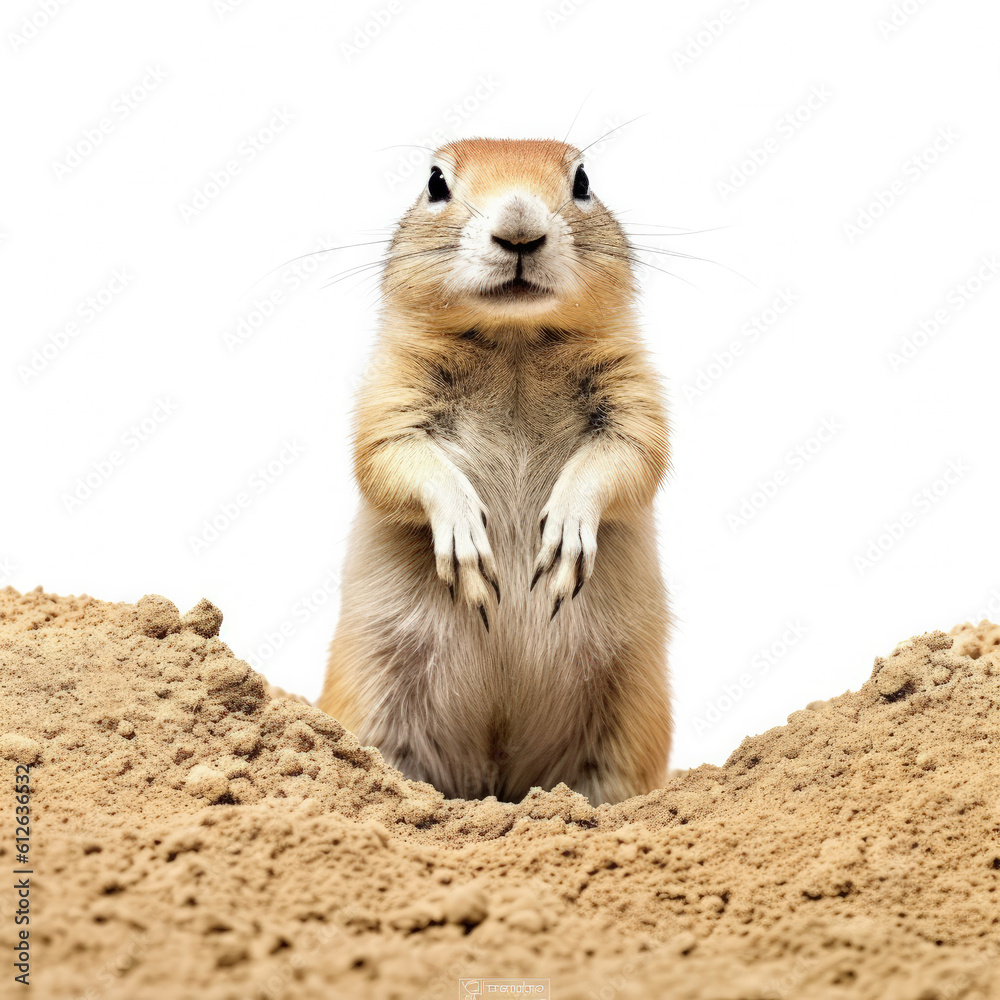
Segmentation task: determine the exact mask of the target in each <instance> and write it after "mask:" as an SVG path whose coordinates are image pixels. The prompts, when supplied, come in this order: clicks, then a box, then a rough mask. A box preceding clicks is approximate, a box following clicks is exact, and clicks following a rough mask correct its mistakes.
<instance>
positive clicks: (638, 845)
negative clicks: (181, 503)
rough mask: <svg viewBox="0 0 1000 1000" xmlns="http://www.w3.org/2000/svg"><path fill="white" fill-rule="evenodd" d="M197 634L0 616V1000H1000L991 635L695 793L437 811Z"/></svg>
mask: <svg viewBox="0 0 1000 1000" xmlns="http://www.w3.org/2000/svg"><path fill="white" fill-rule="evenodd" d="M220 622H221V615H220V613H219V612H218V611H217V610H216V609H215V608H213V607H212V606H211V605H210V604H208V603H207V602H202V603H201V604H199V605H198V606H197V607H196V608H194V609H193V610H192V611H190V612H189V613H188V614H186V615H184V616H180V615H179V614H178V612H177V609H176V608H175V607H174V605H173V604H171V603H170V602H169V601H168V600H166V599H165V598H162V597H146V598H144V599H143V600H142V601H140V602H139V603H138V604H137V605H131V604H108V603H104V602H101V601H96V600H92V599H90V598H86V597H78V598H73V597H69V598H60V597H56V596H53V595H49V594H45V593H43V592H42V591H41V590H40V589H39V590H36V591H33V592H31V593H28V594H25V595H23V596H22V595H20V594H18V593H17V592H15V591H13V590H11V589H9V588H8V589H7V590H5V591H0V686H2V706H3V707H2V716H0V767H2V768H3V770H4V775H5V777H4V788H5V794H4V799H3V806H2V808H3V810H4V812H3V815H4V817H5V818H6V824H7V825H6V828H5V829H6V830H8V831H11V830H12V829H13V799H14V794H13V787H12V784H11V781H12V777H13V774H14V769H15V763H16V762H20V763H23V764H33V765H34V767H33V768H32V772H31V778H30V782H31V787H32V791H33V794H32V798H31V809H32V812H33V822H32V833H31V846H30V852H31V855H30V856H31V862H32V865H31V867H32V869H33V871H34V874H33V875H32V876H31V893H32V894H31V924H30V928H31V939H30V952H31V956H32V958H31V983H32V986H31V987H30V991H29V990H24V989H23V987H21V986H19V985H18V984H16V983H12V976H13V972H12V969H11V963H10V961H9V957H10V956H11V954H12V949H13V946H14V939H15V933H16V931H15V925H14V922H13V919H12V912H13V909H14V907H15V905H16V902H15V896H14V894H13V892H12V891H11V890H10V889H7V890H3V891H2V895H0V908H2V911H3V912H2V916H3V920H2V924H0V928H2V929H0V945H2V947H3V950H4V954H5V955H7V956H8V960H6V961H5V962H4V969H5V971H4V973H3V976H4V979H3V986H2V992H0V995H2V996H7V995H10V996H16V995H24V996H28V995H35V996H39V997H45V998H49V997H52V998H55V997H60V998H87V1000H99V998H126V997H127V998H130V1000H145V998H155V1000H164V998H169V1000H174V998H184V997H199V998H203V1000H221V998H233V1000H236V998H241V1000H242V998H253V1000H256V998H279V997H294V998H297V1000H307V998H316V1000H320V998H322V1000H331V998H337V997H345V998H351V1000H354V998H368V997H372V998H388V997H397V998H400V1000H403V998H405V1000H417V998H432V997H442V998H444V997H447V998H452V997H455V996H458V995H459V992H458V978H459V977H460V976H462V977H473V976H505V977H544V978H550V979H551V984H552V992H551V996H552V997H554V998H556V1000H573V998H588V1000H589V998H593V997H596V998H600V1000H618V998H633V1000H639V998H643V1000H647V998H658V997H667V996H669V997H671V998H685V997H691V998H695V997H698V998H702V997H711V998H719V1000H726V998H734V1000H736V998H755V997H756V998H781V997H789V998H797V1000H798V998H812V997H823V998H827V997H852V998H854V997H871V998H880V1000H882V998H912V1000H933V998H941V1000H958V998H961V997H970V998H971V997H975V998H978V997H987V996H995V995H1000V891H998V887H1000V836H998V833H1000V753H998V739H1000V627H997V626H994V625H990V624H988V623H985V622H984V623H982V624H981V625H980V626H978V627H973V626H971V625H965V626H960V627H958V628H956V629H954V630H953V632H952V635H951V636H948V635H945V634H944V633H941V632H932V633H929V634H928V635H924V636H921V637H919V638H916V639H913V640H911V641H910V642H908V643H905V644H903V645H901V646H900V647H898V648H897V649H896V650H895V651H894V652H893V653H892V654H891V655H889V656H887V657H885V658H879V659H877V660H876V661H875V669H874V672H873V674H872V677H871V680H869V681H868V682H867V683H866V684H865V685H864V686H863V687H862V688H861V690H860V691H857V692H854V693H848V694H844V695H841V696H839V697H836V698H832V699H831V700H830V701H826V702H820V703H813V704H811V705H809V706H808V707H807V708H806V709H804V710H802V711H799V712H796V713H794V714H793V715H792V716H791V717H790V718H789V722H788V725H786V726H782V727H780V728H777V729H773V730H771V731H770V732H767V733H765V734H763V735H762V736H756V737H751V738H748V739H746V740H744V742H743V744H742V745H741V746H740V747H739V748H738V749H737V750H736V752H735V753H734V754H733V755H732V757H731V758H730V759H729V761H728V762H727V763H726V765H725V766H724V767H713V766H708V765H706V766H703V767H700V768H698V769H696V770H693V771H688V772H685V773H681V774H678V775H676V776H675V777H674V778H673V779H672V780H671V781H670V782H669V783H668V785H667V787H665V788H664V789H662V790H660V791H657V792H655V793H653V794H652V795H649V796H646V797H643V798H638V799H633V800H631V801H630V802H627V803H624V804H622V805H619V806H613V807H608V806H602V807H601V808H599V809H593V808H591V807H590V805H589V804H588V803H587V802H586V800H584V799H582V798H581V797H579V796H577V795H575V794H573V793H571V792H569V791H568V790H566V789H564V788H560V789H557V790H556V791H554V792H550V793H544V794H541V793H539V794H534V795H532V796H529V797H528V798H527V799H526V800H525V801H524V802H522V803H520V804H518V805H515V806H511V805H505V804H498V803H496V802H494V801H489V800H487V801H485V802H461V801H445V800H443V799H442V797H441V796H440V795H439V794H438V793H437V792H435V791H434V790H433V789H432V788H430V787H429V786H428V785H423V784H418V783H413V782H408V781H406V780H404V779H402V778H401V777H400V776H399V774H398V773H396V772H394V771H391V770H389V769H388V768H386V766H385V765H384V764H383V762H382V760H381V758H380V756H379V755H378V753H376V752H374V751H372V750H369V749H365V748H362V747H360V746H359V745H358V743H357V740H355V739H354V737H353V736H351V735H350V734H349V733H347V732H345V731H344V730H343V729H342V728H341V727H340V726H339V725H338V723H337V722H336V721H334V720H333V719H331V718H329V717H328V716H325V715H323V714H322V713H321V712H319V711H317V710H316V709H314V708H311V707H310V706H308V705H306V704H303V703H302V702H300V701H296V700H294V699H291V698H284V697H272V696H271V695H270V694H269V693H268V690H267V687H266V685H265V683H264V681H263V679H262V678H261V677H260V676H259V675H258V674H255V673H254V672H253V671H252V670H251V669H250V668H249V667H248V666H247V665H246V664H245V663H244V662H242V661H241V660H239V659H237V658H235V657H234V656H233V655H232V653H231V652H230V650H229V649H228V647H227V646H226V645H225V644H224V643H222V642H221V641H220V640H219V639H218V637H217V632H218V629H219V624H220ZM2 758H6V759H2ZM0 865H2V866H3V868H4V869H5V870H8V871H9V870H12V869H13V868H16V867H18V865H17V864H16V863H15V856H14V845H13V841H12V839H11V837H10V836H4V837H3V838H0ZM11 879H12V877H11ZM4 881H5V882H7V877H5V879H4ZM15 991H16V992H15Z"/></svg>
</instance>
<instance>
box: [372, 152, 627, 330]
mask: <svg viewBox="0 0 1000 1000" xmlns="http://www.w3.org/2000/svg"><path fill="white" fill-rule="evenodd" d="M629 258H630V251H629V246H628V241H627V240H626V237H625V234H624V233H623V232H622V229H621V227H620V226H619V224H618V222H617V221H616V220H615V219H614V217H613V216H612V215H611V214H610V212H609V211H608V210H607V209H606V208H605V207H604V205H603V204H602V203H601V202H600V200H599V199H598V198H597V196H596V195H595V194H594V192H593V191H592V190H591V188H590V178H589V177H588V175H587V171H586V169H585V167H584V164H583V159H582V156H581V153H580V151H579V150H578V149H576V148H575V147H573V146H569V145H567V144H566V143H562V142H556V141H554V140H547V139H519V140H513V139H463V140H460V141H458V142H451V143H448V144H447V145H445V146H442V147H441V148H440V149H438V150H436V151H435V153H434V155H433V157H432V159H431V163H430V168H429V176H428V178H427V181H426V183H425V185H424V188H423V190H422V192H421V193H420V196H419V197H418V198H417V201H416V202H415V204H414V205H413V206H412V207H411V208H410V209H409V211H408V212H407V213H406V215H405V216H404V217H403V219H402V221H401V222H400V224H399V228H398V229H397V231H396V234H395V236H394V238H393V240H392V243H391V245H390V248H389V261H388V264H387V267H386V272H385V278H384V281H383V292H384V295H385V298H386V301H387V303H389V304H390V306H394V307H396V308H397V309H400V310H402V311H404V312H409V313H411V314H430V315H432V316H433V317H434V322H435V324H437V325H441V326H443V327H445V328H448V329H455V330H458V329H466V328H470V327H477V328H486V329H490V328H493V329H496V328H503V327H509V328H514V329H524V328H543V327H550V326H555V327H562V326H566V327H569V326H574V325H578V324H580V323H581V322H585V321H586V320H588V319H589V321H590V322H591V323H593V321H594V319H595V318H596V317H597V316H603V318H604V319H605V320H606V321H613V318H614V316H615V315H616V314H617V313H618V312H619V311H620V310H622V309H629V308H630V305H631V301H632V297H633V293H634V285H633V278H632V271H631V267H630V264H629Z"/></svg>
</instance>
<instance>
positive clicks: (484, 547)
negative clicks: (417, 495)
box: [421, 472, 500, 632]
mask: <svg viewBox="0 0 1000 1000" xmlns="http://www.w3.org/2000/svg"><path fill="white" fill-rule="evenodd" d="M421 500H422V502H423V506H424V510H425V511H426V512H427V517H428V519H429V521H430V525H431V534H432V536H433V540H434V556H435V560H436V563H437V574H438V576H439V577H440V578H441V579H442V580H443V581H444V582H445V583H446V584H447V585H448V589H449V590H450V592H451V596H452V600H454V599H455V597H456V595H457V596H458V597H459V598H460V599H461V600H462V601H464V602H465V603H466V604H469V605H472V606H474V607H475V608H477V609H478V611H479V614H480V616H481V617H482V619H483V624H484V625H485V626H486V631H487V632H488V631H489V629H490V620H489V616H488V615H487V613H486V605H487V603H488V601H489V599H490V598H489V593H490V588H491V587H492V589H493V592H494V593H495V594H496V599H497V604H499V603H500V583H499V581H498V579H497V576H498V574H497V564H496V559H495V558H494V556H493V550H492V548H490V542H489V538H488V537H487V535H486V524H487V518H488V514H487V511H486V508H485V507H484V506H483V503H482V501H481V500H480V499H479V496H478V495H477V493H476V490H475V487H474V486H473V485H472V483H470V482H469V480H468V478H467V477H466V476H464V475H462V474H461V473H459V472H456V473H455V475H454V478H451V479H447V480H443V481H440V482H428V483H426V484H425V485H424V487H423V489H422V491H421Z"/></svg>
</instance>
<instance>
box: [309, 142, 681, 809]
mask: <svg viewBox="0 0 1000 1000" xmlns="http://www.w3.org/2000/svg"><path fill="white" fill-rule="evenodd" d="M579 157H580V153H579V151H577V150H575V149H574V148H572V147H570V146H567V145H565V144H563V143H559V142H553V141H541V140H519V141H515V140H487V139H472V140H464V141H461V142H455V143H451V144H449V145H448V146H445V147H443V148H442V149H441V150H439V151H438V152H437V154H436V160H437V162H438V163H440V164H442V165H443V167H444V169H446V170H447V171H448V173H449V175H450V177H451V181H450V186H451V190H452V197H451V200H450V201H448V202H447V203H446V204H444V205H443V206H437V210H436V211H430V208H433V207H435V206H429V203H428V200H427V195H426V193H424V194H422V195H421V197H420V198H419V199H418V200H417V202H416V203H415V204H414V205H413V207H412V208H411V209H410V210H409V212H408V213H407V214H406V215H405V216H404V218H403V220H402V222H401V223H400V226H399V228H398V230H397V233H396V235H395V237H394V238H393V241H392V244H391V247H390V250H389V257H388V262H387V266H386V270H385V274H384V278H383V310H382V316H381V329H380V336H379V342H378V346H377V350H376V353H375V356H374V358H373V361H372V364H371V369H370V372H369V373H368V378H367V381H366V384H365V385H364V387H363V388H362V390H361V392H360V394H359V399H358V405H357V415H356V420H357V423H356V434H355V451H354V461H355V474H356V477H357V481H358V485H359V487H360V489H361V493H362V504H361V509H360V511H359V513H358V515H357V520H356V522H355V524H354V528H353V532H352V536H351V540H350V546H349V552H348V556H347V561H346V566H345V570H344V574H343V596H342V603H341V612H340V618H339V621H338V625H337V632H336V636H335V638H334V641H333V644H332V648H331V654H330V662H329V667H328V671H327V677H326V684H325V687H324V690H323V694H322V696H321V698H320V701H319V705H320V707H321V708H323V709H324V710H325V711H327V712H329V713H330V714H331V715H334V716H336V717H337V718H338V719H339V720H340V721H341V722H342V723H343V724H344V725H345V726H347V727H349V728H351V729H352V730H354V731H355V732H356V733H357V734H358V736H359V737H360V738H361V740H362V741H363V742H366V743H369V744H373V745H375V746H378V747H379V748H380V749H381V750H382V752H383V754H384V756H385V757H386V759H387V760H388V761H389V762H390V763H392V764H393V765H395V766H396V767H398V768H399V769H400V770H401V771H402V772H403V773H404V774H405V775H407V776H408V777H411V778H416V779H421V780H426V781H430V782H432V783H433V784H434V785H435V786H436V787H438V788H440V789H442V790H443V791H444V792H445V793H446V794H448V795H452V796H463V797H473V796H485V795H490V794H493V795H497V796H498V797H500V798H504V799H519V798H521V797H522V796H523V795H524V794H525V793H526V792H527V791H528V790H529V789H530V788H531V787H533V786H541V787H543V788H550V787H552V786H553V785H555V784H557V783H558V782H560V781H564V782H566V783H567V784H568V785H570V786H571V787H572V788H574V789H576V790H578V791H580V792H582V793H584V794H586V795H588V796H589V797H590V798H591V800H592V801H594V802H595V803H596V802H602V801H612V802H613V801H618V800H620V799H623V798H626V797H628V796H631V795H636V794H640V793H643V792H646V791H648V790H650V789H651V788H654V787H656V786H657V785H658V784H660V783H661V782H662V780H663V777H664V773H665V768H666V761H667V754H668V750H669V745H670V735H671V722H670V707H669V696H668V689H667V680H666V662H665V648H666V641H667V632H668V612H667V606H666V594H665V590H664V587H663V584H662V580H661V575H660V569H659V563H658V559H657V552H656V533H655V525H654V521H653V513H652V504H653V498H654V495H655V493H656V491H657V489H658V487H659V485H660V483H661V482H662V479H663V476H664V474H665V471H666V468H667V462H668V450H667V429H666V422H665V416H664V412H663V406H662V403H661V395H660V388H659V384H658V380H657V378H656V376H655V374H654V372H653V371H652V369H651V366H650V364H649V362H648V360H647V358H646V355H645V353H644V351H643V349H642V347H641V344H640V342H639V339H638V336H637V332H636V317H635V313H634V307H633V302H634V282H633V277H632V272H631V268H630V261H629V257H630V253H629V250H628V244H627V240H626V238H625V236H624V234H623V233H622V231H621V229H620V227H619V225H618V223H617V222H616V221H615V220H614V218H613V217H612V216H611V214H610V213H608V212H607V210H606V209H605V208H604V207H603V205H601V203H600V202H599V201H597V199H596V197H593V198H592V199H591V201H589V202H586V203H577V201H575V200H574V199H573V198H572V195H571V192H572V182H573V164H575V163H576V162H577V161H578V159H579ZM511 192H515V194H513V195H512V194H510V193H511ZM510 198H514V201H509V199H510ZM504 199H508V201H504ZM517 199H521V200H520V201H518V200H517ZM508 202H509V203H508ZM542 204H543V205H544V209H545V211H546V212H547V213H548V215H547V216H546V215H545V213H544V212H543V213H542V214H539V212H540V209H539V205H542ZM490 206H492V207H490ZM497 206H499V207H497ZM532 213H534V214H532ZM487 217H488V218H487ZM497 219H499V220H500V221H499V222H497V221H496V220H497ZM484 220H485V221H484ZM539 220H542V221H539ZM501 225H504V226H508V229H509V231H510V233H511V234H512V235H511V239H515V238H516V239H521V238H522V237H521V236H519V235H518V232H519V230H518V229H517V227H519V226H522V227H525V228H530V226H531V225H535V226H538V225H543V226H546V227H550V228H549V229H548V230H547V231H548V232H549V234H550V235H549V237H548V239H549V243H550V248H549V249H548V250H546V252H549V253H550V255H551V257H550V258H545V259H546V260H548V261H549V263H548V264H546V265H544V266H548V267H549V268H550V271H551V273H552V274H555V275H557V276H559V277H558V280H559V281H561V282H563V283H564V284H565V283H566V282H569V285H568V286H567V287H562V286H561V285H560V289H561V290H560V293H559V294H557V295H553V296H551V297H550V298H545V297H542V298H541V300H540V301H539V302H538V303H536V304H534V305H529V306H525V305H523V304H522V303H521V302H519V301H517V300H512V301H510V302H508V301H507V300H506V299H503V300H501V301H493V300H491V301H490V302H488V303H487V302H484V301H483V298H482V295H481V294H480V292H479V290H478V289H479V284H483V283H485V282H487V280H488V278H482V279H481V280H480V277H479V276H478V275H479V272H478V271H476V270H475V268H477V267H479V266H480V265H479V264H478V258H479V257H480V256H482V257H483V258H484V259H486V258H489V261H491V263H488V264H484V265H482V266H483V267H484V268H487V271H488V269H489V268H493V267H496V268H501V269H502V268H504V267H506V266H507V264H506V263H505V261H506V259H507V258H506V257H503V256H502V255H503V253H504V251H501V250H495V248H493V247H492V244H491V243H490V238H489V235H488V233H489V232H490V231H491V230H490V227H491V226H501ZM477 226H480V227H484V226H485V227H486V228H485V229H483V233H484V234H486V235H483V236H482V237H481V238H482V240H483V241H484V242H483V243H482V247H481V248H480V245H479V244H476V243H475V242H474V241H473V240H472V238H471V237H470V236H469V233H470V232H472V231H474V230H476V227H477ZM511 227H513V228H511ZM476 231H478V230H476ZM493 231H495V230H493ZM507 231H508V230H504V232H507ZM542 231H546V230H544V229H543V230H542ZM522 235H523V234H522ZM527 235H528V236H530V235H532V234H531V233H528V234H527ZM524 238H526V237H524ZM463 241H464V242H463ZM559 241H562V242H561V243H560V242H559ZM467 245H468V246H471V247H472V249H471V250H469V249H468V246H467ZM516 245H517V246H520V245H521V244H520V243H517V244H516ZM460 247H464V249H460ZM560 248H561V249H560ZM541 253H542V251H538V254H537V255H536V256H538V255H540V254H541ZM491 255H493V256H491ZM497 255H500V256H497ZM494 257H496V260H497V261H498V263H495V264H494V263H492V261H493V259H494ZM515 257H516V259H517V260H518V262H519V263H518V267H520V266H521V263H520V261H521V256H520V255H518V254H515ZM512 259H513V258H512ZM525 266H526V265H525ZM511 267H513V265H511ZM543 270H544V267H543V264H539V265H538V271H539V273H543ZM487 271H484V272H483V273H484V274H486V273H487ZM488 273H492V272H488ZM525 273H527V271H525ZM546 273H548V272H546ZM470 275H471V277H470ZM470 283H471V285H475V288H474V289H472V290H470V287H471V286H470ZM477 283H479V284H477ZM484 287H485V286H484ZM567 289H568V290H567ZM550 299H551V300H550ZM484 516H485V526H484V525H483V519H484ZM543 516H545V518H546V519H545V528H544V530H542V529H541V528H540V522H541V518H542V517H543ZM433 525H436V528H433V527H432V526H433ZM463 539H464V542H463ZM588 539H590V542H589V543H588ZM594 541H596V557H595V555H594V551H595V550H594V546H593V543H594ZM560 543H561V547H560ZM463 546H464V547H463ZM536 573H537V575H538V577H539V579H538V583H537V585H536V586H535V587H534V589H530V588H531V585H532V580H533V577H534V576H535V575H536ZM581 580H585V582H584V583H583V586H582V588H579V592H578V593H574V594H573V596H570V592H571V591H575V590H576V589H577V584H579V583H580V582H581ZM449 584H450V585H451V588H449ZM495 586H496V587H498V588H499V590H500V598H501V600H500V601H499V603H498V601H497V597H496V595H495V593H494V587H495ZM453 594H454V596H453ZM554 608H555V611H556V613H555V615H554V617H553V609H554ZM487 622H488V626H489V630H488V631H487V627H486V623H487Z"/></svg>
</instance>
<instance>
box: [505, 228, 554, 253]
mask: <svg viewBox="0 0 1000 1000" xmlns="http://www.w3.org/2000/svg"><path fill="white" fill-rule="evenodd" d="M493 242H494V243H496V244H497V246H501V247H503V248H504V250H509V251H510V252H511V253H518V254H520V253H534V252H535V251H536V250H537V249H538V248H539V247H540V246H542V245H543V244H544V243H545V234H544V233H542V235H541V236H538V237H536V238H535V239H533V240H532V239H517V240H505V239H504V238H503V237H502V236H497V234H496V233H494V234H493Z"/></svg>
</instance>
